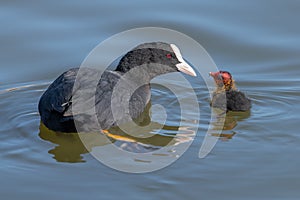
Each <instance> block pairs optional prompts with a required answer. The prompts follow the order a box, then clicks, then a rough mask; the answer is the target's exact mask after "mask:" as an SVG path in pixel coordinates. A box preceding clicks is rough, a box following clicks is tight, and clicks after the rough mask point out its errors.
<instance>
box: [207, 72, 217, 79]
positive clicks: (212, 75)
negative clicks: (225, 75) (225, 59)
mask: <svg viewBox="0 0 300 200" xmlns="http://www.w3.org/2000/svg"><path fill="white" fill-rule="evenodd" d="M217 73H218V72H209V76H211V77H213V78H214V77H216V76H217Z"/></svg>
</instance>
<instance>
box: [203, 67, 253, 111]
mask: <svg viewBox="0 0 300 200" xmlns="http://www.w3.org/2000/svg"><path fill="white" fill-rule="evenodd" d="M209 74H210V76H212V77H213V78H214V80H215V83H216V86H217V89H216V90H215V91H214V93H213V95H212V101H211V106H212V107H216V108H220V109H222V110H226V111H247V110H249V109H250V108H251V100H250V99H249V98H248V97H247V96H246V95H245V94H244V93H243V92H241V91H239V90H237V89H236V86H235V83H234V80H233V79H232V75H231V74H230V73H229V72H227V71H218V72H210V73H209Z"/></svg>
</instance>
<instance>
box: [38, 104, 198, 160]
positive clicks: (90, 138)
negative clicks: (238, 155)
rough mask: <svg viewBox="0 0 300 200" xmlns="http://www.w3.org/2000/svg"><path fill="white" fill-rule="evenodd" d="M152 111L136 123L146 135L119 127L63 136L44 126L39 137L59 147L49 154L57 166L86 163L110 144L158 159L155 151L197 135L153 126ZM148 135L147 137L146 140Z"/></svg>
mask: <svg viewBox="0 0 300 200" xmlns="http://www.w3.org/2000/svg"><path fill="white" fill-rule="evenodd" d="M150 107H151V103H149V105H147V107H146V109H145V111H144V112H143V113H142V115H141V116H140V117H139V118H137V119H135V120H134V122H135V123H136V124H138V125H139V126H142V127H143V126H147V128H146V129H142V130H143V131H144V132H138V131H139V130H140V129H138V130H134V129H132V132H130V134H127V133H125V132H124V131H123V130H122V129H121V128H119V127H112V128H110V129H109V130H108V131H102V132H100V131H99V132H93V133H62V132H55V131H52V130H49V129H48V128H47V127H46V126H45V125H44V124H43V123H42V122H41V123H40V133H39V136H40V138H41V139H43V140H46V141H50V142H51V143H53V144H56V146H55V147H54V148H53V149H51V150H49V151H48V153H49V154H52V155H53V158H54V159H55V160H56V161H57V162H70V163H76V162H86V160H85V159H84V157H83V154H87V153H89V152H91V151H92V150H93V148H94V147H99V146H105V145H108V144H114V145H115V146H116V147H118V148H119V149H121V150H124V151H128V152H134V153H148V152H153V155H154V156H155V150H158V149H160V148H162V147H165V146H172V145H178V144H181V143H185V142H190V141H191V140H192V139H193V137H194V136H195V132H194V131H192V130H189V128H188V127H179V126H168V125H162V124H159V123H157V122H153V121H152V122H151V118H150V116H149V109H150ZM150 123H151V124H150ZM149 124H150V125H149ZM178 124H179V122H178ZM125 126H126V125H125ZM122 127H124V126H122ZM128 129H129V130H131V129H130V127H129V128H127V130H128ZM145 135H146V136H147V137H145ZM139 136H142V137H139ZM82 140H84V143H85V144H86V143H88V145H84V144H83V143H82ZM167 154H168V152H166V155H167ZM160 156H161V155H160ZM137 162H138V161H137Z"/></svg>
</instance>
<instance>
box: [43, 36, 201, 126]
mask: <svg viewBox="0 0 300 200" xmlns="http://www.w3.org/2000/svg"><path fill="white" fill-rule="evenodd" d="M78 70H79V68H74V69H70V70H68V71H66V72H64V73H63V74H62V75H60V76H59V77H58V78H57V79H56V80H55V81H54V82H53V83H52V84H51V85H50V86H49V87H48V89H47V90H46V91H45V93H44V94H43V95H42V97H41V99H40V101H39V106H38V108H39V113H40V115H41V121H42V122H43V123H44V125H45V126H46V127H47V128H49V129H51V130H54V131H60V132H77V131H80V132H89V131H97V130H98V131H99V129H101V130H105V129H109V128H110V127H112V126H116V125H120V124H122V123H125V122H128V121H130V120H132V119H134V118H137V117H138V116H139V115H140V114H141V113H142V112H143V110H144V108H145V107H146V105H147V103H148V102H149V101H150V95H151V91H150V80H151V79H152V78H154V77H156V76H158V75H161V74H166V73H170V72H177V71H181V72H184V73H186V74H189V75H191V76H196V73H195V71H194V70H193V69H192V67H191V66H189V64H187V63H186V62H185V61H184V59H183V58H182V55H181V53H180V51H179V49H178V47H177V46H176V45H174V44H167V43H163V42H153V43H145V44H141V45H139V46H137V47H136V48H134V49H132V50H131V51H129V52H128V53H127V54H125V55H124V56H123V57H122V58H121V60H120V62H119V64H118V66H117V68H116V69H115V70H114V71H109V70H106V71H104V72H103V73H102V75H100V74H101V73H100V72H99V71H98V70H96V69H92V68H81V69H80V74H81V75H80V77H77V80H76V84H75V85H74V83H75V79H76V76H77V74H78ZM95 76H98V79H97V80H99V79H100V80H99V82H98V85H97V87H96V93H95V92H94V93H93V94H95V98H94V99H92V98H90V96H93V94H89V91H95V89H94V90H93V88H91V87H92V86H90V85H93V84H91V82H92V81H93V80H95V79H94V78H95ZM100 77H101V78H100ZM78 82H79V83H78ZM117 85H118V89H115V88H117V87H115V86H117ZM77 91H80V92H82V91H85V92H86V93H87V95H85V102H81V103H82V104H83V105H76V107H78V106H79V107H80V106H82V107H83V108H84V109H83V110H84V111H87V110H89V109H90V108H91V107H93V106H94V108H95V109H94V110H95V112H96V115H97V120H98V122H99V125H100V127H98V126H96V125H95V124H97V123H94V122H93V117H92V116H91V115H90V114H89V112H83V113H80V112H78V111H76V112H75V111H74V109H73V111H72V107H74V104H75V103H74V102H75V101H73V100H74V98H75V96H76V95H77V94H76V93H79V92H77ZM91 100H92V102H91ZM77 103H78V102H77ZM78 104H79V103H78ZM128 105H129V106H128ZM126 106H127V107H128V109H127V110H126V108H125V107H126ZM112 109H113V111H112ZM128 110H129V112H128ZM126 111H127V112H126ZM74 121H76V125H78V124H79V125H80V130H77V129H76V127H77V128H78V126H76V127H75V123H74ZM94 125H95V126H94Z"/></svg>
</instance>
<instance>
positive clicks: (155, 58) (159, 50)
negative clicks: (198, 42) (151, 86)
mask: <svg viewBox="0 0 300 200" xmlns="http://www.w3.org/2000/svg"><path fill="white" fill-rule="evenodd" d="M142 65H143V66H145V65H146V67H147V73H149V74H150V77H151V78H154V77H155V76H157V75H160V74H165V73H170V72H176V71H181V72H183V73H186V74H189V75H191V76H196V73H195V71H194V70H193V69H192V67H191V66H190V65H189V64H187V63H186V62H185V61H184V60H183V58H182V56H181V53H180V50H179V48H178V47H177V46H176V45H174V44H168V43H164V42H153V43H144V44H141V45H139V46H137V47H135V48H134V49H132V50H131V51H129V52H128V53H127V54H125V55H124V56H123V57H122V59H121V60H120V62H119V65H118V66H117V69H116V71H120V72H124V73H126V72H128V71H129V70H131V69H133V68H135V69H137V67H139V66H142Z"/></svg>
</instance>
